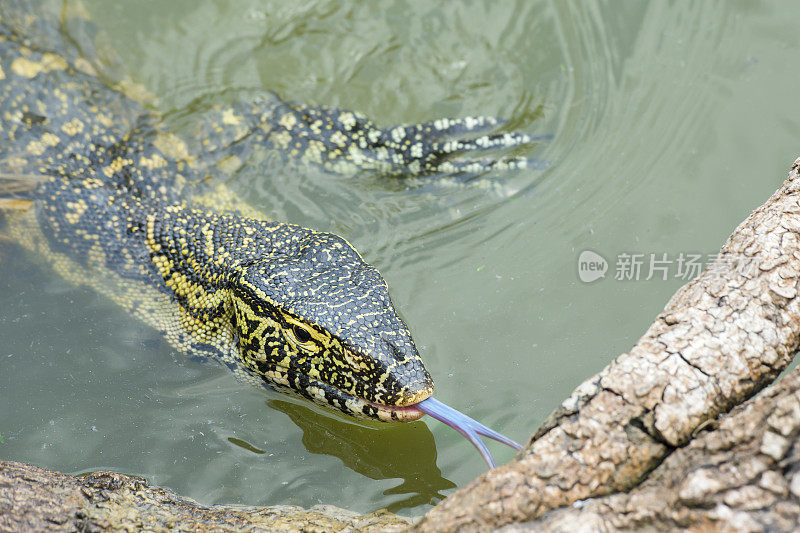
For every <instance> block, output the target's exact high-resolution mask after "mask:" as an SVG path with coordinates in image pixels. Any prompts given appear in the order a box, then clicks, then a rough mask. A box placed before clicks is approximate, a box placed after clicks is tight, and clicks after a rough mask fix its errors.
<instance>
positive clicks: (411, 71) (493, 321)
mask: <svg viewBox="0 0 800 533" xmlns="http://www.w3.org/2000/svg"><path fill="white" fill-rule="evenodd" d="M70 5H74V4H71V3H70ZM83 5H84V6H85V9H86V12H87V13H88V15H89V16H90V18H91V20H92V23H93V24H94V25H95V27H94V29H93V30H92V32H91V35H90V34H89V33H90V32H89V30H88V29H87V27H85V26H80V25H78V26H75V27H67V32H68V33H69V32H71V34H70V35H69V37H70V39H71V40H72V41H73V42H75V43H78V45H80V44H81V43H85V42H88V41H89V40H90V38H91V39H95V38H96V39H97V40H100V41H102V43H103V48H102V50H103V53H102V54H101V60H102V63H101V64H100V65H98V66H99V67H101V72H102V73H103V75H105V76H108V77H109V79H113V78H115V77H118V76H127V77H130V78H131V79H132V80H134V81H135V82H137V83H139V84H141V85H142V86H144V87H146V88H147V89H148V90H149V91H151V92H152V94H153V96H154V97H155V98H154V99H153V100H151V103H150V104H149V105H151V106H152V107H153V108H154V109H156V110H158V111H159V112H161V113H163V114H164V115H165V117H166V119H165V120H166V121H167V123H168V124H169V125H170V126H171V127H172V128H174V129H175V130H176V131H178V132H181V131H185V129H186V128H190V127H191V124H192V119H193V117H195V113H196V110H197V109H199V108H200V107H202V105H204V104H208V103H210V102H215V101H225V100H226V99H230V98H231V97H232V96H231V95H234V94H236V93H237V92H247V93H250V92H257V91H259V90H264V89H268V90H273V91H277V92H278V93H280V94H282V95H284V96H287V97H289V98H292V99H294V100H298V101H302V102H307V103H316V104H328V105H337V106H341V107H346V108H351V109H357V110H359V111H362V112H364V113H367V114H368V115H369V116H370V117H371V118H372V119H374V120H375V121H376V122H377V123H379V124H383V125H391V124H395V123H404V122H417V121H426V120H432V119H435V118H438V117H442V116H465V115H471V114H482V115H496V116H502V117H508V118H510V119H511V124H512V125H513V127H514V128H516V129H520V130H522V131H526V132H529V133H552V134H553V135H554V138H553V140H552V141H550V142H549V143H547V145H546V146H542V147H538V148H535V149H528V150H522V151H521V152H520V154H521V155H530V156H536V157H540V158H543V159H546V160H547V161H550V162H551V165H550V167H549V168H548V169H546V170H544V171H520V172H509V173H504V174H500V175H496V174H490V175H488V176H483V177H479V178H477V179H474V180H471V181H470V182H469V183H467V184H466V185H464V184H456V183H453V182H452V180H434V181H413V182H398V181H392V180H386V179H381V178H379V177H376V176H371V175H359V176H353V177H346V178H345V177H339V176H330V175H325V174H324V173H322V172H320V171H316V170H313V169H307V168H298V167H297V166H296V165H291V164H289V163H287V162H286V161H284V160H283V159H282V158H280V157H276V156H275V154H269V153H264V154H261V155H260V157H259V158H257V160H256V161H254V163H253V165H251V166H250V167H248V168H245V169H243V170H242V171H241V172H239V173H238V174H236V175H235V176H233V177H232V178H231V179H230V181H229V185H230V186H231V187H233V188H234V189H235V190H236V191H237V192H238V193H239V194H240V195H241V196H242V197H243V198H247V200H248V202H250V203H252V204H253V205H257V206H259V207H260V208H262V209H263V210H264V211H266V212H268V213H270V214H271V215H272V216H274V217H276V218H280V219H283V220H289V221H292V222H296V223H299V224H303V225H306V226H309V227H313V228H316V229H320V230H329V231H335V232H337V233H339V234H340V235H342V236H344V237H346V238H347V239H348V240H349V241H350V242H352V243H353V244H354V245H355V246H356V247H357V248H358V249H359V250H360V251H361V252H362V253H363V255H364V256H365V258H366V259H367V260H368V261H370V262H371V263H373V264H375V265H376V266H377V267H378V268H379V269H380V270H381V272H382V273H383V274H384V276H385V277H386V279H387V281H388V282H389V286H390V288H391V292H392V295H393V299H394V301H395V303H396V305H397V306H398V308H399V310H400V313H401V315H402V316H403V317H404V318H405V320H406V321H407V322H408V323H409V326H410V327H411V330H412V331H413V332H414V335H415V338H416V340H417V343H418V347H419V348H420V351H421V354H422V357H423V359H424V360H425V361H426V364H427V366H428V369H429V370H430V371H431V373H432V374H433V376H434V378H435V380H436V387H437V388H436V391H437V392H436V396H437V397H438V398H439V399H441V400H442V401H445V402H447V403H448V404H450V405H453V406H454V407H456V408H459V409H461V410H463V411H464V412H466V413H467V414H469V415H470V416H472V417H474V418H476V419H478V420H481V421H483V422H485V423H486V424H488V425H490V426H491V427H493V428H495V429H497V430H499V431H501V432H503V433H505V434H507V435H509V436H510V437H512V438H514V439H515V440H518V441H521V442H524V441H525V440H526V439H527V438H528V436H529V435H530V434H531V433H532V432H533V431H534V430H535V429H536V427H537V426H538V424H540V423H541V422H542V421H543V420H544V418H545V417H546V416H547V414H548V413H549V412H550V411H551V410H552V409H553V408H554V407H555V406H556V405H557V404H558V403H559V402H560V401H561V400H562V399H564V398H565V397H566V396H567V395H568V394H569V393H570V392H571V391H572V389H573V388H575V387H576V386H577V385H578V384H579V383H580V382H581V381H582V380H584V379H585V378H587V377H589V376H591V375H592V374H594V373H595V372H597V371H598V370H599V369H601V368H602V367H603V366H605V365H606V364H607V363H608V362H609V361H610V360H611V359H612V358H614V357H615V356H616V355H618V354H619V353H621V352H623V351H625V350H627V349H628V348H630V346H631V345H632V344H633V343H634V342H635V341H636V340H637V339H638V337H639V336H640V335H641V334H642V333H643V332H644V330H645V328H646V327H647V326H648V325H649V324H650V322H651V321H652V319H653V317H654V316H655V315H656V314H657V313H658V312H659V311H660V310H661V308H662V307H663V305H664V304H665V303H666V301H667V300H668V298H669V297H670V295H671V294H672V293H673V292H674V291H675V290H676V289H677V288H678V287H679V286H680V285H682V284H683V283H685V281H686V280H685V279H681V277H680V276H677V275H676V274H677V273H678V272H677V265H676V264H675V263H670V264H669V271H668V276H667V277H668V279H666V280H663V279H661V278H662V276H661V275H660V274H658V273H657V272H656V275H654V276H652V279H651V280H649V281H647V280H645V279H644V278H646V277H648V276H647V274H648V271H647V262H645V265H644V266H643V268H642V273H641V275H640V279H639V280H638V281H637V280H629V281H621V280H616V279H614V278H615V274H616V265H617V259H618V256H619V254H623V253H628V254H645V255H644V256H643V257H644V258H645V259H647V258H649V254H651V253H654V254H657V257H659V258H660V257H662V254H667V260H674V259H676V258H677V257H678V255H679V254H681V253H684V254H689V253H692V254H701V255H702V256H703V257H704V258H706V257H707V256H708V255H709V254H714V253H716V252H717V251H718V250H719V247H720V246H721V244H722V243H723V242H724V240H725V238H726V237H727V235H728V234H729V233H730V232H731V231H732V230H733V228H734V227H735V226H736V224H738V223H739V222H740V221H741V220H743V219H744V218H745V217H746V216H747V214H748V213H749V212H750V211H751V210H752V209H753V208H755V207H756V206H758V205H760V204H761V203H762V202H763V201H764V200H766V198H767V197H768V196H769V195H770V194H771V193H772V192H773V191H774V190H775V189H776V188H777V187H778V185H779V184H780V182H781V181H782V180H783V178H784V177H785V175H786V172H787V171H788V168H789V166H790V165H791V163H792V161H793V160H794V158H795V157H796V156H797V155H800V149H799V148H798V146H800V145H798V142H797V140H798V131H800V109H798V107H800V103H798V100H797V97H796V95H797V87H798V84H799V83H800V54H798V52H800V50H799V48H800V37H798V35H797V32H796V31H794V28H793V26H792V21H794V20H797V19H798V16H800V6H798V5H797V4H796V3H795V2H790V1H784V2H771V3H752V2H727V1H718V2H711V1H710V2H689V1H684V2H680V1H678V2H670V3H667V2H638V1H636V2H633V1H631V2H592V1H585V2H562V1H553V2H548V1H531V2H523V1H519V2H511V1H498V2H489V1H486V2H468V3H445V2H421V1H420V2H400V1H398V2H382V3H361V2H311V1H309V2H304V3H300V4H293V3H286V2H261V1H258V2H257V1H252V0H250V1H246V2H245V1H237V2H234V1H232V0H231V1H228V2H213V3H212V2H195V1H180V2H178V1H174V2H169V3H164V2H156V1H136V2H133V1H131V2H118V3H108V2H103V1H101V0H94V1H91V2H84V4H83ZM587 249H588V250H593V251H595V252H597V253H599V254H601V255H602V256H603V257H605V258H606V260H607V261H608V262H609V271H608V272H607V273H606V277H605V278H604V279H600V280H598V281H595V282H593V283H589V284H587V283H583V282H581V281H580V279H579V277H578V267H577V260H578V256H579V254H580V253H581V252H582V251H584V250H587ZM0 339H2V343H0V344H1V346H0V436H1V437H2V438H1V439H0V457H2V458H5V459H14V460H19V461H26V462H30V463H34V464H37V465H40V466H44V467H48V468H53V469H56V470H61V471H65V472H72V473H76V472H84V471H88V470H95V469H100V468H107V469H112V470H117V471H122V472H127V473H132V474H139V475H143V476H145V477H147V478H148V479H149V480H150V481H151V482H153V483H157V484H161V485H166V486H169V487H172V488H174V489H176V490H177V491H178V492H180V493H182V494H185V495H187V496H190V497H193V498H196V499H198V500H199V501H201V502H203V503H241V504H253V505H255V504H279V503H280V504H297V505H303V506H310V505H314V504H316V503H326V504H335V505H340V506H344V507H348V508H351V509H354V510H359V511H371V510H374V509H377V508H380V507H386V506H388V507H390V508H391V509H393V510H399V511H400V512H402V513H405V514H421V513H422V512H424V511H425V510H426V509H427V508H428V507H429V506H430V505H431V504H435V503H437V502H438V501H440V500H441V499H442V498H443V497H444V496H446V495H447V494H449V493H450V492H451V491H452V490H453V489H454V487H455V486H459V485H463V484H465V483H466V482H468V481H469V480H471V479H472V478H474V477H475V476H476V475H478V474H480V473H481V472H483V471H484V469H485V466H484V464H483V463H482V461H481V460H480V457H479V456H478V454H477V453H476V452H475V450H474V449H473V448H472V447H471V446H470V445H469V444H468V443H467V442H466V441H465V440H464V439H463V438H461V437H460V436H459V435H458V434H456V433H455V432H454V431H452V430H450V429H448V428H446V427H445V426H443V425H441V424H439V423H436V422H435V421H426V420H423V421H419V422H415V423H412V424H406V425H400V426H379V425H375V424H357V423H354V422H352V421H349V420H345V419H343V418H338V417H336V416H332V415H330V414H326V413H323V412H321V411H318V410H316V409H314V408H312V407H310V406H308V405H307V404H303V403H297V402H293V401H291V400H287V399H286V398H284V397H282V396H280V395H277V394H270V393H268V392H265V391H262V390H256V389H253V388H250V387H248V386H244V385H242V384H240V383H238V382H237V381H236V380H235V379H234V377H233V375H232V374H231V373H230V372H229V371H228V370H227V369H225V368H221V367H217V366H215V365H209V364H203V363H202V362H199V361H195V360H191V359H187V358H185V357H183V356H181V355H179V354H176V353H175V352H174V351H173V350H171V348H170V347H169V346H168V345H167V344H166V343H165V342H163V341H162V340H161V339H160V338H159V336H158V335H157V334H156V333H154V332H153V331H151V330H149V329H148V328H146V327H145V326H143V325H141V324H139V323H137V322H135V321H133V320H132V319H130V318H129V317H128V316H127V315H126V314H125V313H123V312H122V311H121V310H119V309H117V308H116V307H115V306H114V305H113V304H112V303H110V302H108V301H106V300H105V299H103V298H101V297H99V296H97V295H96V294H94V293H93V292H92V291H91V290H89V289H85V288H76V287H73V286H70V285H69V284H67V283H65V282H64V281H62V280H60V279H58V278H57V277H55V276H54V275H53V274H52V273H51V272H50V271H49V270H48V269H47V268H46V267H42V266H40V265H39V263H38V262H37V261H36V259H35V258H33V257H29V256H27V255H25V254H20V253H19V252H18V250H17V249H16V248H14V247H13V246H11V245H9V244H8V243H0ZM491 446H492V450H493V452H494V453H495V457H496V459H497V460H498V461H499V462H504V461H507V460H508V459H510V458H511V456H512V453H511V451H510V450H507V449H504V447H502V446H500V445H491Z"/></svg>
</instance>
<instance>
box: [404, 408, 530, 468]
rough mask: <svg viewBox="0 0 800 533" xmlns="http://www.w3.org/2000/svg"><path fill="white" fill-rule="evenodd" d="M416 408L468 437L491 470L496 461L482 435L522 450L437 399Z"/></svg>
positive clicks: (515, 444) (507, 439) (514, 443)
mask: <svg viewBox="0 0 800 533" xmlns="http://www.w3.org/2000/svg"><path fill="white" fill-rule="evenodd" d="M414 407H416V408H417V409H419V410H420V411H422V412H423V413H425V414H426V415H430V416H432V417H433V418H435V419H436V420H438V421H439V422H444V423H445V424H447V425H448V426H450V427H451V428H453V429H455V430H456V431H458V432H459V433H461V434H462V435H464V437H466V438H467V440H468V441H470V442H471V443H472V445H473V446H475V447H476V448H478V451H479V452H480V453H481V457H483V460H484V461H486V464H487V465H489V468H494V459H492V454H491V453H489V448H487V447H486V444H484V442H483V441H482V440H481V438H480V435H483V436H484V437H489V438H490V439H494V440H496V441H498V442H502V443H503V444H506V445H508V446H511V447H512V448H514V449H516V450H521V449H522V446H520V445H519V444H517V443H516V442H514V441H513V440H511V439H509V438H508V437H506V436H504V435H501V434H500V433H498V432H496V431H495V430H493V429H491V428H488V427H486V426H484V425H483V424H481V423H480V422H478V421H477V420H473V419H472V418H470V417H468V416H467V415H465V414H464V413H460V412H458V411H456V410H455V409H453V408H452V407H450V406H449V405H445V404H443V403H442V402H440V401H439V400H437V399H435V398H427V399H425V400H422V401H421V402H419V403H418V404H416V405H415V406H414Z"/></svg>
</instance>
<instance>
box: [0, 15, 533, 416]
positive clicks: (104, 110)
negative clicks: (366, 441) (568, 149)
mask: <svg viewBox="0 0 800 533" xmlns="http://www.w3.org/2000/svg"><path fill="white" fill-rule="evenodd" d="M0 114H1V115H2V116H0V147H2V148H0V150H2V152H1V153H0V208H2V209H0V217H1V218H0V220H2V232H3V234H4V235H5V236H7V237H11V238H12V239H13V240H15V241H16V242H18V243H20V244H21V245H22V246H24V247H25V248H27V249H29V250H32V251H34V252H36V253H37V254H38V255H39V256H40V257H43V258H45V260H46V261H47V262H49V264H51V265H52V267H53V268H54V269H55V271H56V272H58V273H59V274H60V275H61V276H63V277H64V278H66V279H68V280H69V281H71V282H73V283H76V284H81V285H87V286H90V287H92V288H94V289H95V290H97V291H98V292H100V293H102V294H103V295H105V296H107V297H108V298H110V299H112V300H114V301H115V302H117V303H118V304H119V305H121V306H122V307H123V308H125V309H126V310H127V311H128V312H129V313H130V314H132V315H133V316H135V317H137V318H138V319H140V320H142V321H144V322H145V323H147V324H148V325H150V326H152V327H153V328H155V329H157V330H159V331H161V332H162V333H163V335H164V336H165V338H166V339H167V340H168V341H169V343H170V344H171V345H172V346H174V347H175V348H177V349H178V350H180V351H181V352H184V353H187V354H192V355H199V356H204V357H209V358H213V359H216V360H219V361H221V362H223V363H224V364H226V365H227V366H229V367H230V368H231V369H232V370H233V371H234V372H236V374H237V375H238V376H240V377H241V378H243V379H245V380H248V381H254V380H255V381H258V382H262V383H266V384H268V385H269V386H272V387H275V388H278V389H281V390H285V391H287V392H292V393H294V394H299V395H302V396H304V397H306V398H309V399H311V400H313V401H315V402H317V403H319V404H321V405H324V406H327V407H331V408H334V409H337V410H339V411H342V412H344V413H347V414H350V415H353V416H362V417H369V418H374V419H381V420H409V419H415V418H418V417H419V416H422V414H421V413H420V412H418V411H413V410H410V411H407V410H403V409H402V407H403V406H410V405H413V404H416V403H418V402H420V401H421V400H423V399H425V398H427V397H429V396H430V395H431V393H432V391H433V382H432V380H431V377H430V375H429V374H428V372H427V370H425V368H424V366H423V364H422V361H421V360H420V357H419V354H418V353H417V349H416V347H415V346H414V342H413V340H412V338H411V334H410V333H409V330H408V328H407V327H406V325H405V324H404V323H403V321H402V320H401V319H400V318H399V317H398V315H397V313H396V311H395V309H394V306H393V304H392V302H391V299H390V297H389V293H388V289H387V286H386V283H385V282H384V280H383V278H382V277H381V276H380V274H379V273H378V272H377V270H375V268H373V267H372V266H370V265H368V264H366V263H365V262H364V261H363V260H362V258H361V257H360V256H359V254H358V253H357V252H356V251H355V250H354V249H353V247H352V246H351V245H350V244H348V243H347V242H346V241H345V240H344V239H342V238H341V237H339V236H337V235H333V234H330V233H321V232H317V231H313V230H310V229H306V228H302V227H299V226H296V225H292V224H287V223H281V222H270V221H266V220H263V217H260V216H258V213H257V212H255V210H253V209H252V208H250V207H248V206H246V205H244V204H242V203H241V202H239V201H237V199H236V198H235V197H233V196H232V195H231V194H230V192H229V191H227V190H226V189H224V188H222V187H216V188H212V187H210V186H208V185H206V184H205V182H204V180H203V178H205V177H206V176H207V175H209V174H213V173H214V172H218V171H220V168H222V167H224V166H225V165H229V166H233V167H235V166H238V165H242V164H246V162H247V160H248V157H249V156H250V153H251V152H252V151H253V150H254V149H255V148H268V149H275V150H277V151H279V152H280V153H282V154H284V155H285V156H286V157H289V158H291V159H293V160H296V161H298V162H300V163H302V164H308V165H316V166H318V167H321V168H323V169H326V170H329V171H332V172H336V173H348V174H350V173H355V172H361V171H377V172H380V173H382V174H386V175H410V174H421V173H452V172H482V171H486V170H487V169H490V168H519V167H523V166H525V165H527V164H529V163H530V161H529V160H527V159H524V158H507V159H499V160H498V159H495V160H489V159H457V158H454V156H457V155H459V154H464V153H472V152H476V151H481V150H488V149H494V148H498V147H500V148H502V147H512V146H517V145H520V144H525V143H530V142H532V141H535V140H536V138H534V137H529V136H526V135H523V134H517V133H505V134H496V135H484V136H480V137H477V138H473V139H464V140H459V139H456V140H452V139H451V137H452V136H454V135H459V134H473V133H476V132H481V131H485V130H488V129H492V128H495V127H497V126H498V125H499V124H500V121H498V120H497V119H494V118H488V117H472V118H465V119H456V120H448V119H440V120H437V121H435V122H431V123H427V124H418V125H410V126H396V127H393V128H387V129H382V128H378V127H376V126H375V125H373V124H372V123H371V122H370V121H369V120H368V119H366V117H364V116H362V115H360V114H358V113H355V112H351V111H343V110H339V109H335V108H327V107H313V106H306V105H302V104H296V103H292V102H287V101H285V100H283V99H281V98H280V97H278V96H277V95H275V94H272V93H264V94H262V95H260V96H257V97H251V98H245V99H242V100H241V101H238V102H236V103H234V104H232V105H230V106H227V107H226V106H223V107H218V108H213V109H211V110H210V111H209V112H207V113H205V114H203V115H202V116H201V118H200V120H199V123H198V131H199V136H198V139H199V141H197V142H194V143H191V142H190V143H187V142H184V141H183V140H181V139H179V138H177V137H176V136H174V135H172V134H170V133H169V132H164V131H162V130H161V125H160V124H161V121H160V120H159V118H158V116H157V115H154V114H153V113H150V112H147V111H145V110H144V109H143V108H142V107H141V106H140V105H139V104H138V103H137V102H136V101H135V100H133V99H131V98H128V97H127V96H126V95H125V94H124V93H123V91H122V90H115V89H112V88H109V87H108V86H106V85H105V84H104V83H102V82H101V81H100V80H98V78H97V77H96V76H95V75H94V73H93V72H92V69H91V68H90V67H88V66H87V64H86V62H85V61H81V60H73V61H71V62H70V61H68V60H67V59H65V57H64V56H63V55H61V54H60V51H58V50H47V49H38V48H37V46H36V45H34V43H32V42H30V40H29V39H28V38H27V37H26V36H24V35H20V34H18V33H17V30H15V29H14V28H10V27H7V26H6V25H5V24H2V23H0Z"/></svg>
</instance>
